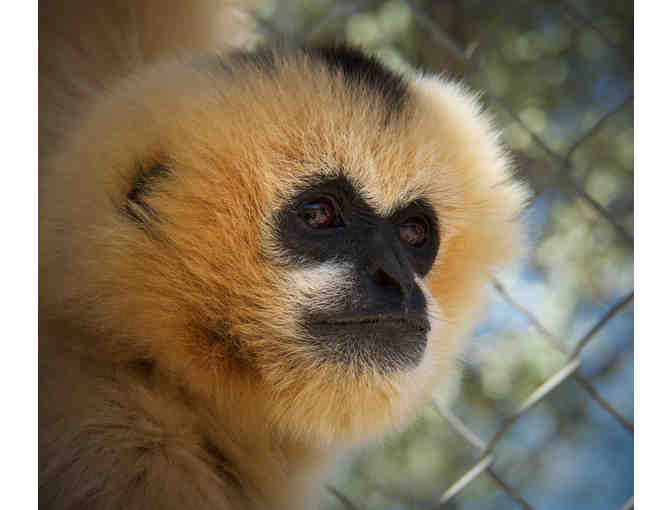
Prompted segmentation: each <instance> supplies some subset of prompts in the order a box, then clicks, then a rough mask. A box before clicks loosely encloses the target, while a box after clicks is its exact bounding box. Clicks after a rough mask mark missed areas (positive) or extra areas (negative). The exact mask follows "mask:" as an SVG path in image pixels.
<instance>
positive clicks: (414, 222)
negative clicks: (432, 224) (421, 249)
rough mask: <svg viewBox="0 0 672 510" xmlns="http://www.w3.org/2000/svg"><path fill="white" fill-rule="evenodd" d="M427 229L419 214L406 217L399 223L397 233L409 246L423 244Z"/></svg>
mask: <svg viewBox="0 0 672 510" xmlns="http://www.w3.org/2000/svg"><path fill="white" fill-rule="evenodd" d="M428 230H429V229H428V226H427V221H426V220H425V219H424V218H422V217H420V216H416V217H413V218H408V219H407V220H406V221H405V222H404V223H402V224H401V225H399V235H400V236H401V238H402V239H403V240H404V241H405V242H407V243H408V244H410V245H411V246H421V245H423V244H424V243H425V241H426V240H427V232H428Z"/></svg>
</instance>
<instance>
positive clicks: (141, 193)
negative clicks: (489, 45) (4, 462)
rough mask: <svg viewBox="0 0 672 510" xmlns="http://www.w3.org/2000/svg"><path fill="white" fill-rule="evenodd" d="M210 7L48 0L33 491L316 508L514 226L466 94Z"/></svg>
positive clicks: (452, 338) (424, 393)
mask: <svg viewBox="0 0 672 510" xmlns="http://www.w3.org/2000/svg"><path fill="white" fill-rule="evenodd" d="M219 9H220V6H219V2H215V1H198V2H196V1H186V0H184V1H178V0H172V1H158V0H155V1H151V0H144V1H131V0H127V1H123V0H118V1H108V2H83V1H67V2H58V3H53V4H52V3H51V2H49V1H42V2H40V196H39V200H40V232H39V234H40V254H39V265H40V268H39V282H40V283H39V284H40V289H39V304H40V307H39V326H40V353H39V362H40V367H39V377H40V386H39V388H40V394H39V404H40V408H39V410H40V414H39V420H40V435H39V441H40V443H39V455H40V459H39V460H40V480H39V481H40V505H41V507H43V508H59V509H61V508H63V509H66V508H67V509H75V508H82V509H83V508H86V509H108V508H109V509H119V508H128V509H133V508H136V509H140V508H176V509H177V508H180V509H182V508H198V509H210V508H212V509H262V508H286V509H290V508H291V509H295V508H314V506H315V504H316V498H317V497H318V495H319V492H320V488H321V486H322V482H323V477H324V475H325V473H326V469H327V467H328V465H329V464H330V463H331V462H332V461H333V459H335V458H338V456H339V452H342V451H344V450H345V449H346V448H348V447H349V446H351V445H355V444H361V443H362V442H366V441H369V440H372V439H376V438H380V437H383V436H384V435H386V434H389V433H390V432H392V431H395V430H399V429H401V428H402V427H403V426H404V425H405V424H406V423H407V422H408V421H409V420H410V419H411V418H412V417H413V416H414V414H415V413H416V411H417V410H418V409H419V408H420V407H421V406H422V405H423V404H425V403H426V402H427V401H428V400H429V398H430V392H431V390H432V388H433V387H434V386H435V385H436V383H437V381H438V380H439V379H440V378H445V377H448V378H451V377H452V378H457V377H458V370H457V368H456V366H455V364H454V358H455V356H456V355H458V354H459V353H460V350H461V349H462V347H463V341H464V339H465V337H466V335H467V334H468V332H469V329H470V327H471V326H472V325H473V322H474V321H475V317H476V315H477V312H478V309H479V305H480V302H481V294H482V291H483V288H484V287H485V286H486V284H487V282H488V280H489V278H490V276H491V274H492V271H493V269H494V268H496V267H498V266H500V265H502V264H504V263H507V262H508V261H510V260H511V259H513V258H514V257H516V256H517V255H518V254H519V252H520V250H521V247H522V245H523V244H524V239H523V235H522V233H521V227H520V224H519V221H518V217H519V213H520V211H521V208H522V206H523V203H524V201H525V191H524V189H523V187H521V185H520V184H518V183H516V182H515V181H514V180H512V170H511V165H510V163H509V159H508V156H507V154H506V152H505V151H504V149H503V148H502V147H501V145H500V143H499V141H498V133H497V131H496V130H495V129H494V127H493V126H492V124H491V121H490V120H489V118H488V117H487V116H485V115H484V113H483V112H482V111H481V107H480V106H479V105H478V102H477V98H476V96H475V94H474V93H472V92H469V91H468V90H466V89H465V88H464V87H463V86H462V85H460V84H458V83H454V82H450V81H447V80H445V79H442V78H439V77H434V76H425V75H421V74H414V75H403V76H402V75H399V74H397V73H395V72H392V71H390V70H388V69H386V68H385V67H383V66H382V65H381V64H380V63H378V62H377V61H376V60H375V59H374V58H372V57H370V56H367V55H365V54H364V53H363V52H361V51H360V50H357V49H350V48H346V47H344V46H333V47H299V48H291V47H289V46H287V45H285V46H278V47H272V48H263V49H258V50H255V51H242V50H234V49H232V47H233V46H235V44H237V43H236V42H235V41H236V40H240V38H239V37H238V35H237V33H234V31H233V30H234V28H229V29H225V32H226V34H224V35H228V37H224V36H223V35H222V30H223V29H222V26H224V25H227V24H228V25H231V27H235V26H242V25H240V23H238V22H237V21H236V22H235V23H234V21H232V20H237V19H238V18H237V17H234V11H233V10H232V8H231V7H230V6H224V7H223V10H219ZM236 16H237V15H236ZM222 23H223V24H224V25H222ZM236 30H237V29H236Z"/></svg>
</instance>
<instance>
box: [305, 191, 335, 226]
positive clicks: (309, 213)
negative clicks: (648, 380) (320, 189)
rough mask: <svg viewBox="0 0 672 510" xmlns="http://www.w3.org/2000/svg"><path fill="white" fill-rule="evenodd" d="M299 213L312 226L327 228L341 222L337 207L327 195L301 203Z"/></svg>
mask: <svg viewBox="0 0 672 510" xmlns="http://www.w3.org/2000/svg"><path fill="white" fill-rule="evenodd" d="M300 215H301V218H303V221H305V222H306V223H307V224H308V225H309V226H310V227H312V228H328V227H335V226H338V225H341V224H342V222H341V216H340V214H339V212H338V208H337V207H336V204H334V202H333V200H332V199H330V198H329V197H321V198H319V199H317V200H314V201H313V202H307V203H305V204H303V205H302V206H301V210H300Z"/></svg>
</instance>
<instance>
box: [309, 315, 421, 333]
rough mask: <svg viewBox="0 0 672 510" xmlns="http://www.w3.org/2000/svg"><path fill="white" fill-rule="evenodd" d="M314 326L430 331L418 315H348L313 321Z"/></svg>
mask: <svg viewBox="0 0 672 510" xmlns="http://www.w3.org/2000/svg"><path fill="white" fill-rule="evenodd" d="M313 324H314V325H315V326H341V327H346V328H347V327H348V326H355V327H367V326H381V327H385V326H397V327H400V328H401V329H409V328H411V329H414V330H417V331H418V332H421V333H427V332H428V331H429V330H430V324H429V321H428V320H427V318H426V317H424V316H422V315H418V314H408V315H403V314H397V313H394V314H391V313H385V314H364V315H349V316H342V317H333V318H330V319H327V320H323V321H315V322H314V323H313Z"/></svg>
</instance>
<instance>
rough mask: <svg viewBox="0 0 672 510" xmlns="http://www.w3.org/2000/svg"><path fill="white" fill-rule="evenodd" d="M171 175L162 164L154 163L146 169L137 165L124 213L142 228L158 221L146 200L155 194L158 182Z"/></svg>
mask: <svg viewBox="0 0 672 510" xmlns="http://www.w3.org/2000/svg"><path fill="white" fill-rule="evenodd" d="M171 174H172V172H171V170H170V169H169V168H168V166H166V165H165V164H163V163H155V164H153V165H152V166H151V167H149V168H148V169H146V168H145V167H144V166H143V165H138V169H137V172H136V175H135V178H134V179H133V184H132V186H131V189H130V190H129V191H128V193H127V194H126V201H125V204H124V213H125V214H126V215H127V216H128V217H129V218H130V219H131V220H133V221H134V222H137V223H138V224H139V225H141V226H143V227H147V226H149V225H150V224H151V223H152V222H156V221H159V218H158V216H157V215H156V212H155V211H154V209H152V206H151V205H150V204H149V202H148V199H149V197H150V196H151V195H152V194H153V193H156V192H157V185H158V184H159V182H160V181H162V180H164V179H166V178H168V177H170V176H171Z"/></svg>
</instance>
